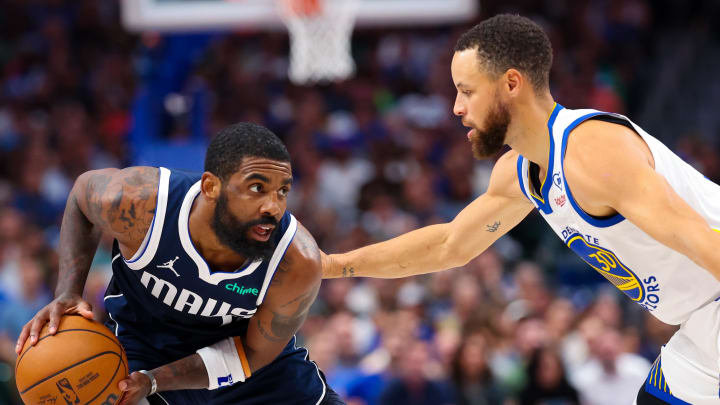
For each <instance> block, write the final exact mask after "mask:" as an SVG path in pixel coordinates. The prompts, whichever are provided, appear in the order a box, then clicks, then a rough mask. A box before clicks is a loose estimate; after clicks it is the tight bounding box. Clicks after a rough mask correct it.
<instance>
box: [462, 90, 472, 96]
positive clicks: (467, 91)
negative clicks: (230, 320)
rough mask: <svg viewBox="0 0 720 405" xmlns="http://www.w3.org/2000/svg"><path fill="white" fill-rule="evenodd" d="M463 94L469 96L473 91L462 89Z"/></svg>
mask: <svg viewBox="0 0 720 405" xmlns="http://www.w3.org/2000/svg"><path fill="white" fill-rule="evenodd" d="M462 94H464V95H466V96H469V95H470V94H472V91H470V90H463V91H462Z"/></svg>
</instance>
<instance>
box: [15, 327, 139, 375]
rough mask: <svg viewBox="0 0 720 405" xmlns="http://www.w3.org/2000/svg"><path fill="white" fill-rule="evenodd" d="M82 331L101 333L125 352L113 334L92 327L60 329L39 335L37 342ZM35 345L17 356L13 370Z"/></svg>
mask: <svg viewBox="0 0 720 405" xmlns="http://www.w3.org/2000/svg"><path fill="white" fill-rule="evenodd" d="M83 331H84V332H92V333H96V334H98V335H101V336H102V337H104V338H106V339H108V340H110V341H111V342H113V343H114V344H115V346H117V347H119V348H120V350H122V351H123V352H125V349H124V348H123V347H122V345H120V343H119V342H117V340H116V338H115V335H112V336H108V335H106V334H104V333H102V332H100V331H96V330H92V329H79V328H78V329H62V330H59V331H57V333H55V335H50V334H47V335H45V336H43V337H41V338H40V339H38V343H40V341H41V340H43V339H46V338H49V337H51V336H56V335H59V334H61V333H65V332H83ZM36 345H37V343H36V344H35V345H31V346H30V347H28V349H27V350H25V351H24V352H23V353H22V354H21V355H20V357H18V359H17V361H16V362H15V371H16V372H17V368H18V366H19V365H20V361H22V359H23V357H25V354H27V352H29V351H30V350H31V349H32V348H33V347H35V346H36Z"/></svg>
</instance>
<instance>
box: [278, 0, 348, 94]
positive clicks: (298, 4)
mask: <svg viewBox="0 0 720 405" xmlns="http://www.w3.org/2000/svg"><path fill="white" fill-rule="evenodd" d="M359 1H360V0H281V1H280V16H281V17H282V19H283V22H284V23H285V25H287V27H288V31H289V33H290V68H289V71H288V75H289V77H290V80H291V81H292V82H293V83H295V84H299V85H305V84H313V83H319V82H332V81H338V80H343V79H346V78H348V77H350V76H351V75H352V74H353V73H354V72H355V62H354V61H353V59H352V55H351V53H350V38H351V36H352V31H353V26H354V25H355V16H356V14H357V7H358V3H359Z"/></svg>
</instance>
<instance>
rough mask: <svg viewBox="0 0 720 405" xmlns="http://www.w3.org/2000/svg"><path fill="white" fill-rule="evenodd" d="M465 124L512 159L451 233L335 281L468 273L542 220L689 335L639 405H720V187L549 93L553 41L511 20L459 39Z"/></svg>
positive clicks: (646, 141)
mask: <svg viewBox="0 0 720 405" xmlns="http://www.w3.org/2000/svg"><path fill="white" fill-rule="evenodd" d="M454 51H455V53H454V56H453V60H452V65H451V72H452V78H453V81H454V83H455V86H456V87H457V98H456V100H455V106H454V113H455V114H456V115H458V116H460V117H461V119H462V121H463V124H464V125H465V126H467V127H470V128H472V129H471V130H470V131H469V132H468V135H467V136H468V139H469V141H470V143H471V144H472V148H473V152H474V153H475V155H476V157H478V158H484V157H490V156H493V155H495V154H496V153H498V152H500V151H501V149H502V147H503V145H509V146H510V147H511V149H512V150H510V151H509V152H507V153H505V154H504V155H503V156H502V157H501V158H500V159H499V160H498V162H497V163H496V165H495V167H494V169H493V173H492V176H491V180H490V185H489V187H488V189H487V192H485V194H483V195H481V196H480V197H478V198H477V199H476V200H475V201H474V202H472V203H471V204H470V205H469V206H467V207H466V208H465V209H464V210H462V212H460V213H459V214H458V216H457V217H456V218H455V219H454V220H453V221H452V222H450V223H446V224H439V225H432V226H428V227H425V228H422V229H418V230H415V231H413V232H410V233H407V234H405V235H402V236H399V237H397V238H394V239H391V240H388V241H385V242H382V243H378V244H374V245H371V246H367V247H364V248H361V249H358V250H355V251H352V252H348V253H345V254H340V255H330V256H327V257H325V258H324V264H323V267H324V270H323V273H324V277H325V278H332V277H343V276H367V277H383V278H395V277H405V276H411V275H416V274H422V273H429V272H434V271H439V270H443V269H449V268H453V267H458V266H463V265H464V264H466V263H468V262H469V261H470V260H472V259H473V258H474V257H476V256H477V255H479V254H480V253H481V252H483V251H484V250H485V249H487V247H488V246H490V245H491V244H492V243H493V242H494V241H495V240H497V239H498V238H499V237H500V236H502V235H503V234H505V233H506V232H508V231H509V230H510V229H511V228H513V227H514V226H515V225H517V224H518V223H519V222H520V221H521V220H522V219H523V218H524V217H525V216H526V215H527V214H528V213H529V212H530V211H531V210H532V209H533V208H535V209H537V210H538V211H540V213H541V214H542V216H543V217H544V218H545V220H546V221H547V222H548V223H549V224H550V226H551V227H552V229H553V230H554V231H555V233H557V235H558V236H559V237H560V238H562V239H563V241H564V242H565V243H566V244H567V245H568V247H570V248H571V249H572V250H573V251H575V252H576V253H577V254H578V255H580V257H581V258H582V259H583V260H585V261H586V262H587V263H588V264H589V265H590V266H592V267H593V268H594V269H595V270H597V271H598V272H600V274H602V275H603V276H605V277H606V278H607V279H608V280H609V281H610V282H612V283H613V284H614V285H615V286H616V287H617V288H619V289H620V290H621V291H623V292H624V293H625V294H626V295H628V296H629V298H630V299H632V300H634V301H636V302H637V303H638V304H640V305H642V306H643V307H644V308H646V309H647V310H648V311H650V313H651V314H653V315H654V316H656V317H657V318H658V319H660V320H661V321H663V322H666V323H669V324H674V325H678V324H679V325H681V328H680V330H679V331H678V332H677V333H676V334H675V335H674V336H673V337H672V339H671V340H670V341H669V342H668V343H667V345H666V346H664V347H663V348H662V351H661V355H660V358H659V359H658V361H656V363H655V365H654V367H653V373H651V375H650V376H649V377H648V379H647V381H646V383H645V384H644V386H643V387H642V388H641V390H640V393H639V394H638V397H637V400H636V402H637V404H639V405H643V404H656V403H677V404H685V403H691V404H720V398H719V397H718V390H719V388H720V384H719V382H718V375H719V374H720V367H719V363H720V354H719V347H718V346H720V341H719V339H718V331H719V330H720V303H719V302H717V301H716V300H717V299H718V297H720V282H719V281H718V279H720V260H719V259H718V251H719V250H720V233H719V232H717V230H718V229H720V186H718V185H716V184H714V183H712V182H711V181H709V180H708V179H707V178H705V177H704V176H703V175H702V174H700V173H699V172H697V171H696V170H694V169H693V168H692V167H691V166H689V165H688V164H686V163H685V162H683V161H682V160H681V159H680V158H678V157H677V156H676V155H675V154H673V153H672V152H671V151H670V150H669V149H668V148H666V147H665V146H664V145H663V144H662V143H660V142H659V141H658V140H656V139H655V138H653V137H652V136H650V135H648V134H647V133H646V132H645V131H643V130H642V129H641V128H640V127H638V126H637V125H635V124H634V123H632V122H631V121H630V120H629V119H627V118H626V117H624V116H621V115H618V114H611V113H603V112H599V111H594V110H570V109H567V108H563V107H562V106H561V105H559V104H558V103H556V102H555V100H553V97H552V95H551V94H550V90H549V85H548V81H549V70H550V66H551V64H552V49H551V46H550V42H549V40H548V38H547V36H546V35H545V33H544V32H543V31H542V29H541V28H540V27H539V26H537V25H536V24H534V23H533V22H532V21H530V20H528V19H526V18H523V17H520V16H514V15H499V16H496V17H493V18H490V19H488V20H486V21H484V22H482V23H480V24H479V25H477V26H475V27H473V28H472V29H470V30H469V31H468V32H466V33H465V34H463V36H462V37H461V38H460V39H459V41H458V43H457V45H456V47H455V50H454Z"/></svg>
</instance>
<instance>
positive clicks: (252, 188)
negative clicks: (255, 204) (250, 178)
mask: <svg viewBox="0 0 720 405" xmlns="http://www.w3.org/2000/svg"><path fill="white" fill-rule="evenodd" d="M250 191H252V192H253V193H259V192H261V191H262V185H261V184H258V183H255V184H252V185H251V186H250Z"/></svg>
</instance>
